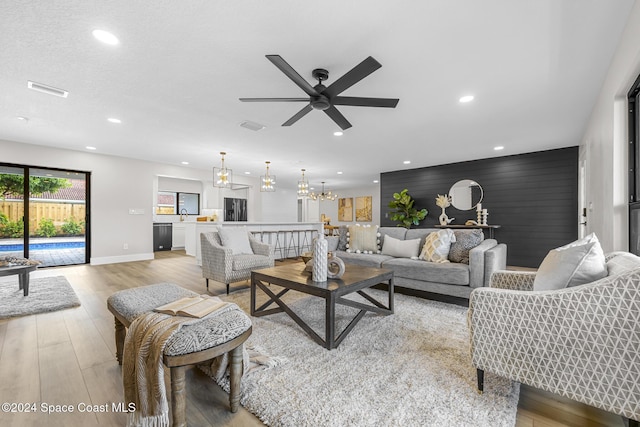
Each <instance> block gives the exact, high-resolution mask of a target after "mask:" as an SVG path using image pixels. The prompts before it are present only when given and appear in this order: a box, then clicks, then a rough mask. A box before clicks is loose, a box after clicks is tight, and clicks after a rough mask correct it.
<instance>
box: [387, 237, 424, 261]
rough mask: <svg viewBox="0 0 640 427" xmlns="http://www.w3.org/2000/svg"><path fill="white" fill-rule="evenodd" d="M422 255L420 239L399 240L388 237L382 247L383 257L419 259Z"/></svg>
mask: <svg viewBox="0 0 640 427" xmlns="http://www.w3.org/2000/svg"><path fill="white" fill-rule="evenodd" d="M419 253H420V239H413V240H399V239H396V238H394V237H391V236H386V237H385V239H384V244H383V245H382V255H390V256H394V257H399V258H417V257H418V254H419Z"/></svg>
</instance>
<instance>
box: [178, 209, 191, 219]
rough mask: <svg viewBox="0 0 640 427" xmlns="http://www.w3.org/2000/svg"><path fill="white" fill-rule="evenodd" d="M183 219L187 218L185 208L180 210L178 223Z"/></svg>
mask: <svg viewBox="0 0 640 427" xmlns="http://www.w3.org/2000/svg"><path fill="white" fill-rule="evenodd" d="M182 215H184V217H183V216H182ZM185 218H189V211H187V210H186V209H185V208H182V209H180V221H184V219H185Z"/></svg>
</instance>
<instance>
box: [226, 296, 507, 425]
mask: <svg viewBox="0 0 640 427" xmlns="http://www.w3.org/2000/svg"><path fill="white" fill-rule="evenodd" d="M290 294H292V292H291V293H289V294H288V295H287V296H289V295H290ZM372 294H375V295H376V296H377V297H378V298H379V299H380V300H384V299H383V298H384V295H386V294H385V293H382V291H376V290H372ZM358 298H360V297H359V296H358V297H357V298H354V299H358ZM226 299H227V300H229V301H232V302H235V303H237V304H238V305H239V306H240V307H241V308H243V309H244V310H245V311H246V312H249V292H248V291H243V292H236V293H233V294H231V295H230V296H228V297H226ZM285 300H286V298H285ZM395 303H396V305H395V314H393V315H391V316H381V315H375V314H371V313H369V314H367V315H366V316H365V317H364V318H363V319H362V320H361V321H360V323H358V324H357V325H356V327H355V328H354V329H353V330H352V331H351V333H350V334H349V335H348V336H347V337H346V338H345V340H344V341H343V342H342V343H341V344H340V346H339V347H338V348H337V349H334V350H331V351H329V350H326V349H324V348H323V347H320V346H319V345H318V344H316V343H315V342H314V341H312V340H311V338H310V337H309V336H308V335H307V334H306V333H305V332H304V331H303V330H302V329H301V328H300V327H299V326H298V325H297V324H296V323H295V322H293V320H291V319H290V318H289V317H288V316H287V315H286V314H284V313H278V314H274V315H271V316H265V317H259V318H256V317H252V322H253V334H252V335H251V337H250V338H249V340H248V341H247V343H248V345H251V346H253V347H255V348H256V349H259V351H260V352H261V353H263V354H266V355H269V356H270V357H272V358H273V359H274V360H277V361H278V362H279V363H278V364H277V365H276V366H275V367H272V368H269V369H265V370H256V371H253V372H250V373H249V374H247V375H245V376H244V378H243V379H242V388H241V389H242V394H241V404H242V405H243V406H244V407H245V408H246V409H247V410H249V411H250V412H252V413H253V414H255V415H256V416H257V417H258V418H260V420H262V422H264V423H265V424H267V425H268V426H272V427H285V426H286V427H289V426H291V427H293V426H295V427H301V426H403V427H404V426H448V425H468V426H492V427H495V426H513V425H515V420H516V411H517V405H518V394H519V384H517V383H514V382H511V381H508V380H506V379H503V378H499V377H496V376H494V375H491V374H489V373H487V374H486V375H485V391H484V394H482V395H480V394H478V393H477V391H476V370H475V368H474V367H473V366H472V365H471V358H470V353H469V335H468V330H467V325H466V314H467V309H466V308H465V307H460V306H453V305H449V304H445V303H440V302H435V301H429V300H423V299H419V298H415V297H410V296H406V295H400V294H397V295H396V300H395ZM291 307H292V308H293V310H294V311H295V312H296V313H298V314H299V315H300V317H302V318H303V319H305V321H307V322H308V323H309V324H310V325H311V326H312V327H313V329H314V330H315V331H316V332H317V333H318V334H319V335H320V336H324V328H323V325H324V301H323V300H320V299H319V298H314V297H308V296H304V297H302V298H299V297H298V298H297V300H295V301H293V302H292V303H291ZM354 313H355V312H354V309H353V308H350V307H345V306H338V307H336V318H337V319H338V322H339V324H340V325H341V326H342V327H344V326H345V325H346V324H347V323H348V322H349V321H350V319H351V318H352V317H353V314H354ZM345 314H347V315H348V316H349V317H346V316H345ZM220 385H221V386H222V387H223V388H224V389H225V390H227V391H228V387H229V385H228V382H225V381H224V380H223V382H221V383H220Z"/></svg>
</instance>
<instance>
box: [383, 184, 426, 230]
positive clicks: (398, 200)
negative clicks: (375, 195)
mask: <svg viewBox="0 0 640 427" xmlns="http://www.w3.org/2000/svg"><path fill="white" fill-rule="evenodd" d="M408 191H409V190H407V189H406V188H405V189H404V190H402V191H401V192H399V193H393V200H392V201H390V202H389V205H388V206H389V207H390V208H391V209H395V211H394V212H392V215H391V220H392V221H397V222H398V224H396V225H397V226H398V227H404V228H411V226H412V225H418V224H420V221H422V220H423V219H424V218H425V217H426V216H427V210H426V209H421V210H418V209H416V208H414V207H413V204H414V203H415V200H413V197H411V196H410V195H409V194H408Z"/></svg>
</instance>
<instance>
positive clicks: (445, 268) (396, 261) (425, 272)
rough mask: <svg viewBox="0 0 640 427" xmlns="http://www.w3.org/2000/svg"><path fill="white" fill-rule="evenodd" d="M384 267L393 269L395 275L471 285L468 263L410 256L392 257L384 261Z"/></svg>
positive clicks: (449, 283) (450, 283)
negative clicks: (424, 259)
mask: <svg viewBox="0 0 640 427" xmlns="http://www.w3.org/2000/svg"><path fill="white" fill-rule="evenodd" d="M382 267H383V268H388V269H391V270H393V275H394V277H401V278H405V279H414V280H424V281H428V282H436V283H446V284H448V285H460V286H468V285H469V266H468V265H467V264H456V263H445V264H443V263H435V262H425V261H422V260H415V259H408V258H391V259H389V260H387V261H384V262H383V263H382Z"/></svg>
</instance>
